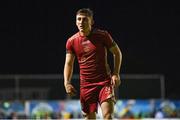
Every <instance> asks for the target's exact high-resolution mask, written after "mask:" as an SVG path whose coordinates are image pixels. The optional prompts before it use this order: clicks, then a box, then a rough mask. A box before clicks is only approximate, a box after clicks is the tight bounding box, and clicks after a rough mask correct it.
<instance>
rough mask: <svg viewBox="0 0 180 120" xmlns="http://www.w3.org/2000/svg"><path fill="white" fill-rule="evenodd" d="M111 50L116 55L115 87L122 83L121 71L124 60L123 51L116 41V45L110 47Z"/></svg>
mask: <svg viewBox="0 0 180 120" xmlns="http://www.w3.org/2000/svg"><path fill="white" fill-rule="evenodd" d="M110 51H111V53H112V54H113V57H114V70H113V74H112V83H113V85H114V86H115V87H118V86H119V85H120V83H121V80H120V76H119V73H120V68H121V62H122V53H121V50H120V49H119V47H118V45H117V44H116V43H114V45H113V46H112V47H111V48H110Z"/></svg>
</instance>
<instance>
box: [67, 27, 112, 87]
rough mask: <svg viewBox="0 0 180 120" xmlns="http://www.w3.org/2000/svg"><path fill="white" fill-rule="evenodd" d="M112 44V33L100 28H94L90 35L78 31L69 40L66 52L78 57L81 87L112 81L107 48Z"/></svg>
mask: <svg viewBox="0 0 180 120" xmlns="http://www.w3.org/2000/svg"><path fill="white" fill-rule="evenodd" d="M112 46H113V39H112V37H111V35H110V34H109V33H108V32H107V31H104V30H99V29H93V30H92V31H91V33H90V35H89V36H81V35H80V33H79V32H78V33H76V34H74V35H73V36H72V37H70V38H69V39H68V40H67V43H66V52H67V53H72V54H75V55H76V57H77V59H78V63H79V67H80V87H81V88H82V87H88V86H91V85H105V84H106V83H109V82H110V74H111V71H110V67H109V65H108V62H107V49H109V48H111V47H112Z"/></svg>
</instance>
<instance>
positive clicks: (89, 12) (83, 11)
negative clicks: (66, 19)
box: [76, 8, 93, 17]
mask: <svg viewBox="0 0 180 120" xmlns="http://www.w3.org/2000/svg"><path fill="white" fill-rule="evenodd" d="M78 14H85V15H87V16H89V17H93V11H92V10H91V9H89V8H82V9H79V10H78V11H77V12H76V15H78Z"/></svg>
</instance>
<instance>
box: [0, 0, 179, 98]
mask: <svg viewBox="0 0 180 120" xmlns="http://www.w3.org/2000/svg"><path fill="white" fill-rule="evenodd" d="M82 7H89V8H91V9H92V10H94V14H95V15H94V17H95V26H97V27H99V28H103V29H106V30H108V31H109V32H110V33H111V35H112V37H113V38H114V40H115V41H116V42H117V43H118V45H119V46H120V48H121V50H122V53H123V63H122V70H121V71H122V73H125V74H126V73H147V74H148V73H149V74H153V73H155V74H164V75H165V78H166V84H167V92H168V96H170V97H171V96H172V97H175V96H176V95H178V93H179V92H178V91H180V88H179V82H178V81H179V67H180V64H179V61H180V57H179V55H180V47H179V44H178V43H179V42H178V41H179V40H180V22H179V21H180V8H179V5H178V4H177V3H175V2H173V1H171V2H170V1H168V2H165V1H156V0H149V1H146V0H144V1H138V2H136V1H133V2H130V1H129V2H128V1H126V0H125V1H119V0H116V1H105V0H96V1H92V0H81V1H80V0H64V2H63V1H62V0H59V1H50V0H49V1H46V0H45V1H36V0H30V1H25V0H12V1H10V0H9V1H5V2H4V3H3V4H1V20H3V21H2V22H1V24H0V55H1V57H0V74H46V73H53V74H57V73H60V74H62V73H63V67H64V58H65V43H66V39H67V38H68V37H70V36H71V35H72V34H74V33H75V32H76V31H77V29H76V26H75V13H76V10H78V9H79V8H82ZM75 72H76V73H78V69H76V70H75Z"/></svg>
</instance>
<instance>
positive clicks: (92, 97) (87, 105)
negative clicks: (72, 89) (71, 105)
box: [80, 85, 115, 113]
mask: <svg viewBox="0 0 180 120" xmlns="http://www.w3.org/2000/svg"><path fill="white" fill-rule="evenodd" d="M107 99H112V100H113V101H114V102H115V95H114V88H113V86H112V85H105V86H93V87H92V86H91V87H86V88H81V90H80V102H81V107H82V111H83V112H84V113H92V112H97V107H98V103H99V104H101V103H102V102H104V101H105V100H107Z"/></svg>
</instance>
